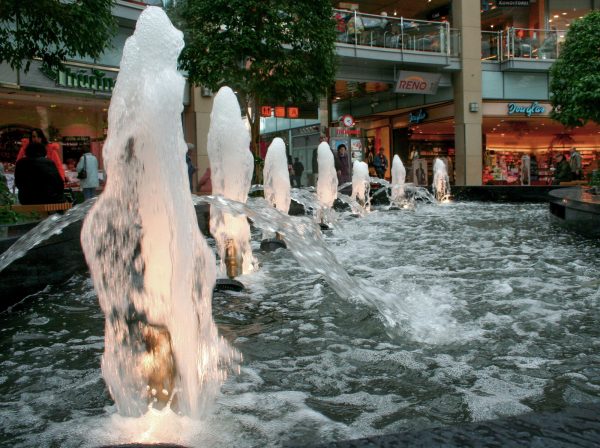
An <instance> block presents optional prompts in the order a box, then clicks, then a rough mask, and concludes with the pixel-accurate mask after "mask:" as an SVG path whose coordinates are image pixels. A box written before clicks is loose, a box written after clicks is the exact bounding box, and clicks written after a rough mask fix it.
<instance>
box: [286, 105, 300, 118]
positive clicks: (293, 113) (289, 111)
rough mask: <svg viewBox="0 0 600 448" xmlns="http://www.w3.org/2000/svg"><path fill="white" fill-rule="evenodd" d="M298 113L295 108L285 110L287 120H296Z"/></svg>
mask: <svg viewBox="0 0 600 448" xmlns="http://www.w3.org/2000/svg"><path fill="white" fill-rule="evenodd" d="M299 115H300V114H299V112H298V108H297V107H288V108H287V117H288V118H298V117H299Z"/></svg>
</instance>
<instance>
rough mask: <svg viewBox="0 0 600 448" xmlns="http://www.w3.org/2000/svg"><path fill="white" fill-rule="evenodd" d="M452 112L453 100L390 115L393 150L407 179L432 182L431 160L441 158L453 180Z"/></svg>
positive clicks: (427, 183)
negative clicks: (403, 167)
mask: <svg viewBox="0 0 600 448" xmlns="http://www.w3.org/2000/svg"><path fill="white" fill-rule="evenodd" d="M453 115H454V104H453V103H444V104H438V105H435V106H430V107H422V108H418V109H413V110H410V111H408V112H405V113H403V114H401V115H398V116H395V117H394V118H393V119H392V125H393V152H394V154H398V156H399V157H400V159H401V160H402V163H403V164H404V166H405V168H406V180H407V182H413V183H415V184H417V185H423V186H425V185H429V184H431V181H432V179H433V164H434V162H435V159H437V158H441V159H443V160H444V162H445V163H446V166H447V168H448V175H449V177H450V182H451V183H454V157H455V150H454V121H453Z"/></svg>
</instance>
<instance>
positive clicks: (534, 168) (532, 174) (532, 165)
mask: <svg viewBox="0 0 600 448" xmlns="http://www.w3.org/2000/svg"><path fill="white" fill-rule="evenodd" d="M529 178H530V179H531V183H532V184H533V182H536V181H537V180H538V179H539V177H538V163H537V159H536V157H535V154H532V155H531V156H530V157H529Z"/></svg>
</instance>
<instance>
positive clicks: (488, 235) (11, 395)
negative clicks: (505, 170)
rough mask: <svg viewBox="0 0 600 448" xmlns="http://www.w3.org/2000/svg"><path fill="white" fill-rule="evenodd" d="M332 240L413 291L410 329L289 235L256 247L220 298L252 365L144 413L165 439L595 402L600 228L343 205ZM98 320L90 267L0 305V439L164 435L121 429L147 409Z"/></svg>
mask: <svg viewBox="0 0 600 448" xmlns="http://www.w3.org/2000/svg"><path fill="white" fill-rule="evenodd" d="M259 239H260V232H258V231H256V232H254V234H253V244H254V245H258V240H259ZM324 243H325V244H326V246H327V248H328V249H329V250H330V251H331V252H332V253H333V254H334V255H335V258H336V259H337V260H338V261H339V262H340V263H341V264H342V265H343V266H344V268H345V269H346V270H347V271H348V272H349V273H350V275H351V276H352V277H353V278H356V279H359V280H360V281H361V282H364V283H367V284H370V285H373V286H374V287H377V288H378V289H379V290H381V291H384V292H386V293H390V294H394V295H395V296H397V297H398V300H400V301H402V302H403V303H402V307H403V310H406V311H407V312H408V313H409V314H410V316H411V317H410V319H408V321H406V326H407V328H406V331H404V332H402V333H393V334H388V333H387V332H386V331H385V328H386V327H385V326H384V325H383V324H382V321H381V316H380V314H379V313H378V312H377V311H376V310H375V309H374V308H373V307H372V306H371V305H370V304H366V303H363V302H351V301H348V300H347V299H346V298H345V297H340V296H339V295H338V294H337V293H335V292H334V290H333V289H332V287H331V286H329V284H328V283H327V282H325V281H324V279H323V277H322V276H321V275H320V274H318V273H316V272H307V270H305V269H303V268H302V267H301V266H300V265H299V263H298V262H297V261H296V259H295V258H293V257H291V256H290V254H289V252H288V251H285V250H280V251H276V252H269V253H264V254H262V253H257V257H259V262H260V265H261V268H260V270H259V271H258V272H255V273H253V274H252V275H248V276H245V277H244V278H243V282H244V284H245V285H246V286H247V291H246V292H245V293H233V292H230V293H221V294H219V295H217V296H215V297H214V299H213V314H214V318H215V321H216V322H217V324H218V326H219V329H220V332H221V334H223V335H224V336H225V337H226V338H228V339H229V340H230V341H231V342H232V344H233V345H234V346H235V348H236V349H237V350H239V351H240V352H241V353H242V354H243V358H244V361H243V364H242V371H241V374H240V375H238V376H232V377H230V378H229V379H228V381H227V382H226V383H225V384H224V386H223V387H222V391H221V394H220V396H219V397H218V400H217V404H216V405H215V408H214V413H213V414H212V416H211V417H209V418H208V419H207V420H206V421H202V422H196V421H193V420H189V419H185V418H181V417H176V416H173V415H171V416H169V415H166V416H165V415H162V416H161V418H160V419H158V418H157V416H155V415H147V416H146V417H145V418H148V419H152V418H155V419H157V421H160V422H162V424H163V425H165V422H167V423H168V428H170V429H166V428H163V429H161V430H160V431H159V432H160V433H161V434H163V436H162V437H164V438H163V439H162V441H164V442H174V443H181V444H183V445H189V446H200V445H202V446H242V447H246V446H247V447H250V446H273V445H283V444H296V445H300V446H306V445H309V444H314V443H322V442H327V441H333V440H343V439H348V438H357V437H364V436H368V435H375V434H387V433H392V432H396V431H402V430H407V429H421V428H427V427H431V426H453V425H456V424H458V423H462V422H471V421H474V422H482V421H485V420H488V419H492V418H495V417H499V416H506V415H520V414H523V413H526V412H530V411H556V410H560V409H563V408H565V407H567V406H573V405H577V404H578V403H595V404H600V367H599V366H600V362H599V361H600V358H599V357H598V352H599V348H600V325H598V322H599V321H600V307H599V302H600V292H599V291H598V285H597V283H596V279H597V278H598V276H599V270H600V268H599V266H600V263H599V262H600V245H598V244H597V243H594V242H590V241H589V240H584V239H582V238H580V237H579V236H576V235H571V234H564V233H561V232H560V231H559V230H556V229H554V228H552V227H550V226H549V225H548V220H547V211H546V207H545V206H544V205H527V204H476V203H454V204H448V205H445V206H444V207H439V206H435V205H427V204H421V205H419V206H418V207H417V208H416V209H415V210H412V211H407V210H403V211H390V212H377V211H375V212H374V213H371V214H370V215H368V216H365V217H364V218H361V219H356V218H346V217H344V216H342V217H341V218H340V219H339V221H338V223H337V226H336V228H335V230H333V231H331V232H328V233H327V234H326V235H325V236H324ZM213 248H214V247H213ZM103 320H104V318H103V315H102V313H101V311H100V309H99V307H98V305H97V299H96V296H95V292H94V291H93V288H92V285H91V282H90V280H89V279H87V278H80V277H78V278H74V279H73V280H72V281H71V282H70V284H69V285H68V286H67V287H66V288H64V289H63V290H62V291H60V290H58V289H57V288H50V289H49V290H48V291H46V292H44V293H42V294H39V295H38V296H37V298H36V299H35V300H34V301H30V302H29V303H28V304H26V305H25V306H22V307H21V308H20V309H19V310H17V311H15V312H13V313H12V314H9V315H2V316H0V328H2V332H1V333H0V334H1V335H2V337H1V339H0V366H1V370H0V391H1V392H2V396H3V398H4V400H3V401H2V404H0V422H1V423H0V445H6V444H11V445H17V446H25V447H34V446H35V447H37V446H66V447H69V446H72V447H76V446H77V447H78V446H98V445H100V444H102V443H126V442H133V441H148V440H154V439H152V438H151V437H152V435H151V434H140V435H139V437H138V438H137V439H136V440H130V439H126V438H125V437H126V436H125V435H124V434H127V431H126V430H125V429H124V428H126V427H131V425H134V424H136V421H134V420H127V419H124V418H123V417H118V416H116V415H115V412H116V410H115V408H114V406H113V405H112V401H111V399H110V397H109V395H108V393H107V392H106V390H105V386H104V383H103V381H102V379H101V376H100V357H101V355H102V351H103ZM157 424H158V423H157ZM484 427H485V423H484ZM523 430H525V429H523ZM528 430H530V431H532V432H535V431H538V429H536V428H535V426H531V427H530V428H529V429H528Z"/></svg>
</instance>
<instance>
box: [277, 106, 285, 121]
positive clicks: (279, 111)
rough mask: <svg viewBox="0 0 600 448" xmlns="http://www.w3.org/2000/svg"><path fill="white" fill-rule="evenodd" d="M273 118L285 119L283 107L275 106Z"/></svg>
mask: <svg viewBox="0 0 600 448" xmlns="http://www.w3.org/2000/svg"><path fill="white" fill-rule="evenodd" d="M275 116H276V117H277V118H285V107H284V106H275Z"/></svg>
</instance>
